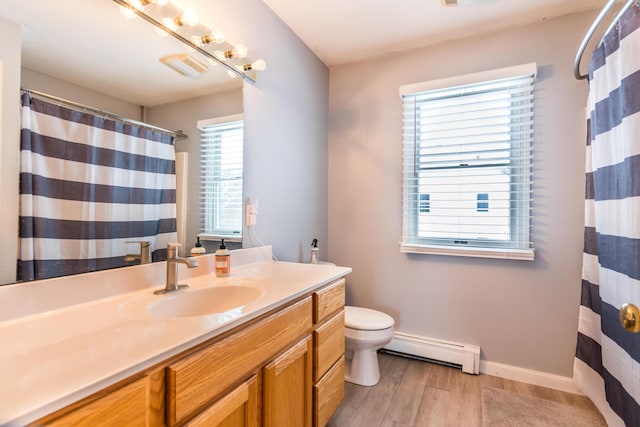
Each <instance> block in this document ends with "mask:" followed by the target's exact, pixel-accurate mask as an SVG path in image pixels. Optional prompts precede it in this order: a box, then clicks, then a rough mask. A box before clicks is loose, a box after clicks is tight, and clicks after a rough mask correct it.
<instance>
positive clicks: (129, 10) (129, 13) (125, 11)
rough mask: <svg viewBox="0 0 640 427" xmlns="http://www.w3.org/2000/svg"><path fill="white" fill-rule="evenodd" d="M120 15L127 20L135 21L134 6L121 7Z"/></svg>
mask: <svg viewBox="0 0 640 427" xmlns="http://www.w3.org/2000/svg"><path fill="white" fill-rule="evenodd" d="M120 13H121V14H122V16H124V17H125V18H127V19H133V18H135V17H136V13H135V12H134V11H133V6H120Z"/></svg>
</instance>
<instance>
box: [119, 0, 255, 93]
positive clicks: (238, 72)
mask: <svg viewBox="0 0 640 427" xmlns="http://www.w3.org/2000/svg"><path fill="white" fill-rule="evenodd" d="M113 1H114V2H116V3H117V4H119V5H120V6H122V7H125V8H128V9H129V10H131V11H132V12H133V13H135V14H136V15H138V16H139V17H141V18H142V19H144V20H145V21H147V22H149V23H150V24H151V25H154V26H155V27H157V28H159V29H161V30H162V31H164V32H166V33H167V34H170V35H172V36H173V37H175V38H176V39H178V40H179V41H180V42H182V43H184V44H185V45H187V46H189V47H190V48H192V49H193V50H195V51H197V52H199V53H200V54H202V55H203V56H205V57H206V58H208V59H210V60H212V61H215V62H216V63H218V64H220V65H222V66H223V67H224V68H226V69H227V70H228V71H230V72H232V73H233V74H235V75H236V76H239V77H242V78H243V79H244V80H248V81H250V82H252V83H255V82H256V80H255V78H253V77H252V76H250V75H248V74H246V73H245V72H243V71H241V70H239V69H238V68H236V67H234V66H233V65H231V64H229V63H227V62H225V61H222V60H220V58H218V57H216V56H215V55H214V54H212V53H210V52H208V51H207V50H205V49H203V48H202V47H200V46H198V45H197V44H195V43H194V42H193V41H191V40H189V39H188V38H186V37H184V36H183V35H182V34H180V33H178V32H176V31H174V30H172V29H171V28H169V27H167V26H166V25H164V24H163V23H162V22H160V21H158V20H157V19H155V18H154V17H153V16H150V15H147V14H146V13H144V12H143V11H142V10H139V9H138V8H136V7H133V6H132V5H131V4H130V3H129V2H127V1H126V0H113ZM247 71H249V70H247Z"/></svg>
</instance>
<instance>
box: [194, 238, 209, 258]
mask: <svg viewBox="0 0 640 427" xmlns="http://www.w3.org/2000/svg"><path fill="white" fill-rule="evenodd" d="M206 252H207V250H206V249H205V248H203V247H202V243H200V237H197V241H196V245H195V246H194V247H193V248H191V256H200V255H204V254H205V253H206Z"/></svg>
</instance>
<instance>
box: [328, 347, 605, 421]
mask: <svg viewBox="0 0 640 427" xmlns="http://www.w3.org/2000/svg"><path fill="white" fill-rule="evenodd" d="M378 356H379V361H380V372H381V378H380V382H379V383H378V384H377V385H375V386H373V387H362V386H357V385H354V384H350V383H345V398H344V401H343V402H342V405H341V406H340V408H339V409H338V410H337V411H336V413H335V414H334V416H333V418H332V419H331V421H330V422H329V424H328V426H329V427H360V426H362V427H378V426H380V427H401V426H402V427H409V426H411V427H430V426H460V427H480V426H481V425H482V400H481V399H482V398H481V389H482V387H495V388H499V389H504V390H511V391H513V392H514V393H520V394H525V395H531V396H535V397H539V398H543V399H548V400H552V401H555V402H558V403H562V404H566V405H571V406H577V407H581V408H585V409H588V410H590V411H593V412H595V413H598V410H597V409H596V408H595V406H594V405H593V403H592V402H591V401H590V400H589V399H588V398H587V397H585V396H579V395H575V394H571V393H564V392H561V391H557V390H552V389H549V388H545V387H539V386H535V385H531V384H525V383H521V382H517V381H511V380H506V379H502V378H499V377H493V376H490V375H469V374H465V373H464V372H462V371H461V370H460V369H459V368H450V367H447V366H441V365H437V364H433V363H428V362H423V361H419V360H413V359H408V358H405V357H398V356H392V355H389V354H383V353H380V354H378Z"/></svg>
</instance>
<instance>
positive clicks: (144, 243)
mask: <svg viewBox="0 0 640 427" xmlns="http://www.w3.org/2000/svg"><path fill="white" fill-rule="evenodd" d="M125 243H139V244H140V254H139V255H133V254H129V255H125V257H124V260H125V261H133V260H135V259H140V264H148V263H150V262H151V242H149V241H148V240H128V241H125Z"/></svg>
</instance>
